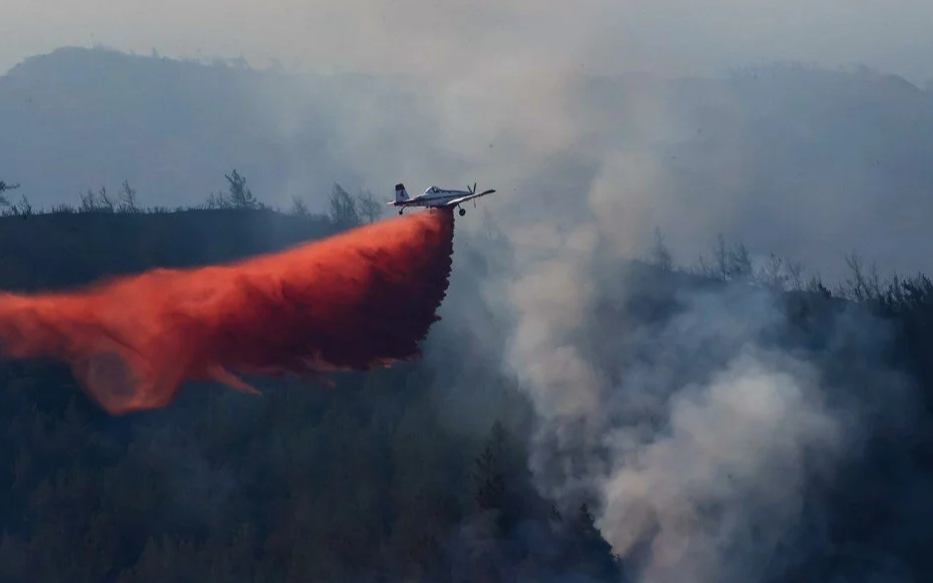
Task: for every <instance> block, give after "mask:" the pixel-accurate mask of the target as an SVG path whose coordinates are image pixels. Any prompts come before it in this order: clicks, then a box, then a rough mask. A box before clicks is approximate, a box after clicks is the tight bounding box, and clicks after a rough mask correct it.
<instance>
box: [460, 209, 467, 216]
mask: <svg viewBox="0 0 933 583" xmlns="http://www.w3.org/2000/svg"><path fill="white" fill-rule="evenodd" d="M465 214H466V209H460V216H461V217H462V216H463V215H465Z"/></svg>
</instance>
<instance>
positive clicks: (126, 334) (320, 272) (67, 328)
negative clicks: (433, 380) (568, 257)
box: [0, 210, 454, 415]
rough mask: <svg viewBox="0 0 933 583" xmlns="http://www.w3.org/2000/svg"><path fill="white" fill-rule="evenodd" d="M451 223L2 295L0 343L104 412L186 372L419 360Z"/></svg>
mask: <svg viewBox="0 0 933 583" xmlns="http://www.w3.org/2000/svg"><path fill="white" fill-rule="evenodd" d="M453 227H454V219H453V213H452V212H450V211H449V210H431V211H427V212H422V213H418V214H412V215H409V216H405V217H399V218H393V219H390V220H386V221H383V222H380V223H376V224H373V225H368V226H364V227H361V228H358V229H354V230H351V231H348V232H345V233H341V234H339V235H336V236H334V237H331V238H328V239H325V240H322V241H317V242H313V243H310V244H306V245H303V246H300V247H297V248H294V249H291V250H287V251H284V252H281V253H276V254H271V255H265V256H260V257H256V258H252V259H249V260H246V261H243V262H240V263H237V264H232V265H222V266H211V267H205V268H200V269H192V270H167V269H156V270H153V271H150V272H147V273H143V274H141V275H136V276H131V277H124V278H119V279H116V280H113V281H109V282H103V283H98V284H95V285H92V286H90V287H88V288H85V289H81V290H78V291H76V292H72V293H49V294H41V295H28V296H27V295H12V294H0V354H2V356H3V357H5V358H17V359H27V358H29V359H31V358H53V359H58V360H61V361H64V362H66V363H68V364H69V365H70V367H71V369H72V371H73V373H74V376H75V378H76V379H77V381H78V383H79V384H80V386H81V387H82V388H83V389H84V390H85V391H86V392H87V394H88V395H89V396H90V397H91V398H93V399H94V400H95V401H96V402H97V403H98V404H99V405H100V406H101V407H103V408H104V409H105V410H106V411H108V412H109V413H110V414H112V415H122V414H125V413H128V412H131V411H139V410H146V409H155V408H161V407H165V406H167V405H168V404H169V403H171V402H172V400H173V399H174V398H175V396H176V394H177V393H178V391H179V390H180V388H181V386H182V385H183V384H184V383H185V382H186V381H206V380H216V381H220V382H222V383H224V384H226V385H228V386H230V387H232V388H235V389H238V390H243V391H248V392H254V389H253V388H252V387H250V386H249V385H248V384H246V383H245V382H244V381H242V380H241V379H240V378H239V377H238V376H236V375H257V376H276V375H280V374H285V373H294V374H297V375H301V376H309V377H313V376H316V375H317V374H319V373H323V372H328V371H336V370H367V369H370V368H373V367H377V366H388V365H389V364H391V363H392V362H395V361H399V360H409V359H413V358H417V357H419V356H420V349H419V347H418V344H419V342H420V341H421V340H423V339H424V337H425V336H426V335H427V333H428V330H429V328H430V327H431V325H432V324H433V323H434V322H435V321H436V320H437V319H438V317H437V316H436V314H435V312H436V310H437V309H438V307H439V306H440V304H441V301H442V300H443V298H444V296H445V294H446V292H447V285H448V278H449V275H450V268H451V261H452V254H453Z"/></svg>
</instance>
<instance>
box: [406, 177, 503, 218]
mask: <svg viewBox="0 0 933 583" xmlns="http://www.w3.org/2000/svg"><path fill="white" fill-rule="evenodd" d="M494 192H495V190H492V189H490V190H485V191H483V192H480V193H477V192H476V183H475V182H474V183H473V188H470V187H469V185H468V186H467V190H446V189H444V188H438V187H436V186H431V187H429V188H428V189H427V190H425V191H424V192H423V193H421V194H419V195H418V196H416V197H415V198H409V197H408V191H407V190H405V185H404V184H402V183H401V182H400V183H398V184H396V185H395V200H390V201H389V203H388V204H389V205H390V206H397V207H399V209H398V214H402V212H404V210H405V208H406V207H410V206H423V207H429V208H431V207H433V208H450V207H458V208H459V209H460V216H461V217H462V216H463V215H465V214H466V209H465V208H463V207H461V206H460V205H461V204H463V203H465V202H467V201H468V200H472V201H473V206H476V199H477V198H479V197H481V196H486V195H487V194H492V193H494Z"/></svg>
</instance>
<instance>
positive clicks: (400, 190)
mask: <svg viewBox="0 0 933 583" xmlns="http://www.w3.org/2000/svg"><path fill="white" fill-rule="evenodd" d="M406 200H408V191H407V190H405V185H404V184H402V183H401V182H399V183H398V184H396V185H395V202H405V201H406Z"/></svg>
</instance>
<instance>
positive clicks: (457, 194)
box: [391, 190, 471, 207]
mask: <svg viewBox="0 0 933 583" xmlns="http://www.w3.org/2000/svg"><path fill="white" fill-rule="evenodd" d="M470 194H471V193H470V191H469V190H438V191H437V192H423V193H421V194H419V195H418V196H416V197H415V198H410V199H408V200H401V201H392V202H391V204H392V206H426V207H430V206H447V204H448V203H449V202H450V201H452V200H454V199H456V198H462V197H464V196H470Z"/></svg>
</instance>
